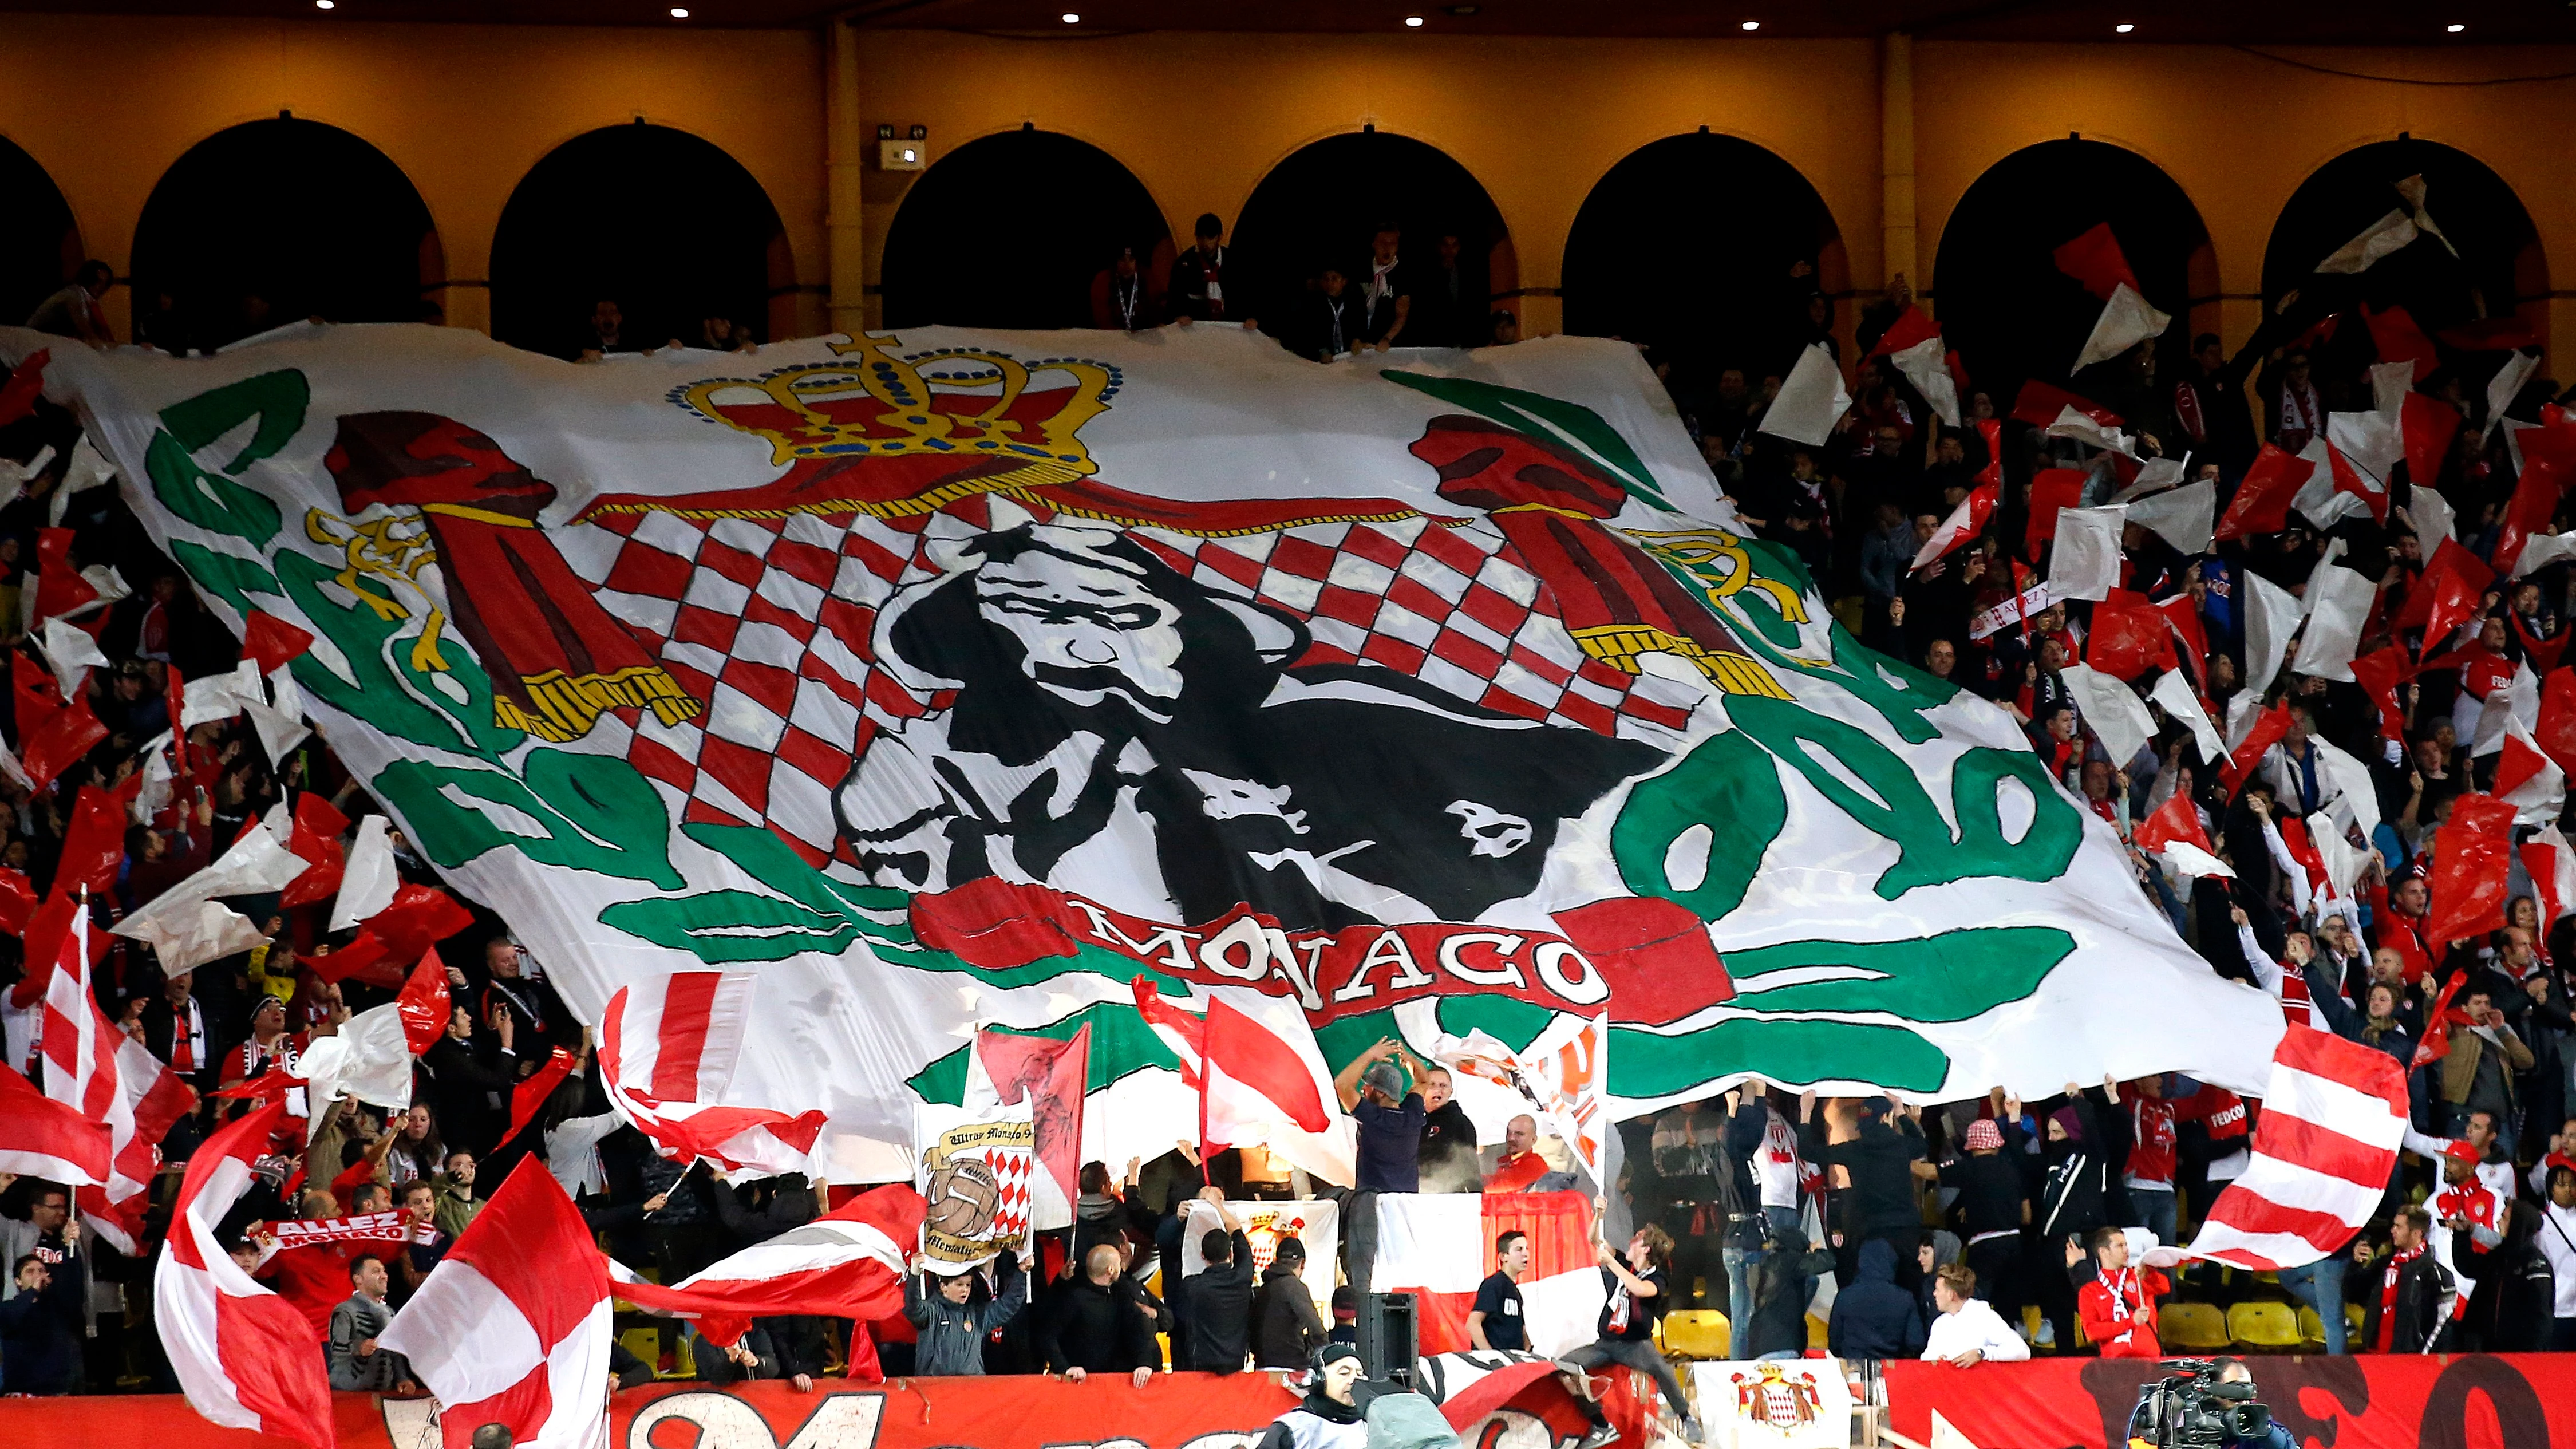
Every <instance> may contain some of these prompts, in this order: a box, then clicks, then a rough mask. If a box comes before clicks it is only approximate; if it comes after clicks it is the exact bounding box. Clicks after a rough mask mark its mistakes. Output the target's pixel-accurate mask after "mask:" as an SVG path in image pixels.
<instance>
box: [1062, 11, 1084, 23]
mask: <svg viewBox="0 0 2576 1449" xmlns="http://www.w3.org/2000/svg"><path fill="white" fill-rule="evenodd" d="M1063 20H1064V23H1065V24H1067V25H1080V24H1081V23H1082V17H1081V16H1079V15H1076V14H1074V13H1073V12H1072V11H1070V10H1068V11H1066V12H1064V16H1063Z"/></svg>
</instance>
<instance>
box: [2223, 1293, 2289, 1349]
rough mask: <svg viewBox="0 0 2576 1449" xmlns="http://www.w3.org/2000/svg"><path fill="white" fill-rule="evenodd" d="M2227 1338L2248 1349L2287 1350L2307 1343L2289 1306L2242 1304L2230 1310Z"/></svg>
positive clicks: (2228, 1312)
mask: <svg viewBox="0 0 2576 1449" xmlns="http://www.w3.org/2000/svg"><path fill="white" fill-rule="evenodd" d="M2227 1336H2228V1337H2229V1338H2230V1339H2231V1340H2233V1341H2234V1342H2236V1343H2237V1344H2239V1345H2242V1346H2243V1347H2246V1348H2260V1349H2270V1350H2273V1351H2276V1352H2278V1351H2285V1350H2288V1349H2294V1348H2297V1347H2298V1346H2299V1345H2300V1344H2301V1343H2303V1342H2305V1341H2306V1340H2304V1339H2303V1338H2301V1337H2300V1334H2299V1317H2298V1315H2297V1314H2296V1313H2293V1312H2292V1311H2291V1310H2290V1305H2289V1304H2287V1303H2239V1304H2237V1305H2236V1306H2235V1307H2233V1308H2230V1309H2228V1310H2227Z"/></svg>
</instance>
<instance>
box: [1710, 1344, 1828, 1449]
mask: <svg viewBox="0 0 2576 1449" xmlns="http://www.w3.org/2000/svg"><path fill="white" fill-rule="evenodd" d="M1690 1375H1691V1378H1690V1391H1691V1398H1692V1399H1693V1400H1694V1401H1695V1402H1696V1403H1697V1405H1698V1408H1699V1422H1700V1424H1701V1426H1702V1427H1703V1428H1705V1429H1706V1430H1707V1431H1708V1437H1707V1440H1706V1444H1707V1446H1708V1449H1845V1446H1847V1445H1849V1444H1850V1443H1851V1414H1852V1394H1851V1384H1850V1383H1849V1381H1847V1380H1846V1379H1845V1378H1844V1377H1843V1365H1842V1360H1840V1359H1831V1358H1793V1359H1762V1360H1759V1361H1754V1362H1723V1363H1695V1364H1692V1365H1691V1366H1690Z"/></svg>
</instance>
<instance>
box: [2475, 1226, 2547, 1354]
mask: <svg viewBox="0 0 2576 1449" xmlns="http://www.w3.org/2000/svg"><path fill="white" fill-rule="evenodd" d="M2539 1228H2540V1214H2539V1213H2537V1212H2535V1211H2533V1209H2532V1206H2531V1204H2529V1203H2527V1202H2517V1203H2515V1204H2514V1205H2513V1213H2512V1216H2511V1218H2510V1219H2509V1220H2508V1222H2507V1224H2506V1227H2505V1235H2504V1242H2503V1243H2502V1244H2500V1245H2499V1246H2497V1247H2494V1248H2491V1249H2489V1250H2488V1251H2486V1252H2483V1253H2459V1254H2457V1255H2456V1257H2457V1260H2458V1263H2459V1269H2460V1276H2461V1277H2462V1278H2465V1279H2468V1280H2469V1281H2470V1282H2471V1283H2474V1284H2475V1285H2476V1286H2475V1287H2473V1288H2471V1289H2470V1290H2469V1304H2468V1312H2467V1313H2466V1314H2465V1315H2464V1316H2463V1317H2462V1319H2461V1321H2460V1325H2459V1327H2460V1332H2461V1335H2462V1341H2461V1344H2460V1345H2459V1346H2460V1347H2463V1348H2470V1349H2475V1350H2476V1351H2478V1352H2480V1353H2536V1352H2538V1351H2540V1350H2542V1349H2545V1348H2547V1347H2549V1332H2550V1322H2551V1320H2550V1315H2551V1314H2553V1313H2554V1312H2556V1311H2557V1299H2558V1282H2557V1278H2556V1276H2555V1273H2554V1271H2553V1270H2552V1269H2551V1268H2550V1266H2549V1259H2548V1258H2547V1257H2546V1256H2544V1255H2543V1254H2542V1253H2541V1251H2540V1248H2539V1247H2538V1245H2537V1244H2536V1243H2535V1242H2534V1241H2533V1239H2534V1238H2535V1237H2536V1236H2537V1235H2538V1231H2539Z"/></svg>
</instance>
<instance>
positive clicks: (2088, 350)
mask: <svg viewBox="0 0 2576 1449" xmlns="http://www.w3.org/2000/svg"><path fill="white" fill-rule="evenodd" d="M2172 325H2173V319H2172V318H2171V317H2168V316H2166V315H2165V314H2164V313H2162V312H2159V311H2157V310H2156V309H2155V308H2153V307H2150V306H2148V305H2147V299H2146V298H2144V297H2141V296H2139V295H2138V291H2137V288H2135V287H2132V286H2130V285H2129V284H2128V283H2126V282H2122V283H2121V284H2120V285H2119V286H2117V287H2115V288H2113V289H2112V291H2111V300H2110V301H2108V302H2105V303H2103V304H2102V315H2101V316H2099V317H2097V318H2095V319H2094V320H2093V333H2092V335H2091V336H2089V337H2087V338H2085V339H2084V350H2083V351H2081V352H2078V353H2077V354H2075V367H2074V371H2077V372H2082V371H2083V370H2084V369H2086V368H2088V367H2091V366H2092V365H2093V364H2094V363H2097V362H2103V361H2107V360H2109V359H2111V358H2114V357H2117V356H2119V355H2120V354H2121V353H2123V352H2126V351H2128V350H2129V349H2130V348H2132V347H2135V346H2137V345H2138V344H2139V343H2141V342H2144V341H2146V340H2147V339H2148V338H2150V337H2162V336H2164V335H2165V329H2166V328H2168V327H2171V326H2172Z"/></svg>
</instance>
